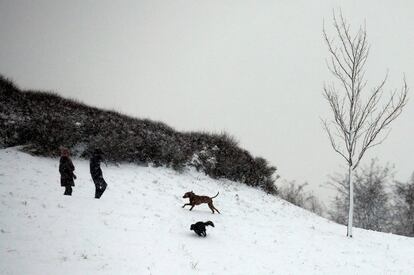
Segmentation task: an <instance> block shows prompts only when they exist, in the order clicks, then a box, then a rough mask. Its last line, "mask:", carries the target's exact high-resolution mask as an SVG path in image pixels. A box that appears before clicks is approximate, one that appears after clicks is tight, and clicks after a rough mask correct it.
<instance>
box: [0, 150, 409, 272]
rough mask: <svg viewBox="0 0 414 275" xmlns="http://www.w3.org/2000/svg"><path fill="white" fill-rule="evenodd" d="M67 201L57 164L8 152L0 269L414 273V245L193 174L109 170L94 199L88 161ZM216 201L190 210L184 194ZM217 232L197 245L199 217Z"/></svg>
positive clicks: (2, 173) (1, 197) (2, 155)
mask: <svg viewBox="0 0 414 275" xmlns="http://www.w3.org/2000/svg"><path fill="white" fill-rule="evenodd" d="M74 164H75V167H76V171H75V172H76V175H77V176H78V179H77V180H76V182H75V184H76V186H75V188H74V191H73V196H72V197H66V196H63V188H62V187H60V182H59V173H58V159H47V158H37V157H33V156H30V155H27V154H24V153H21V152H19V151H17V150H16V149H14V148H11V149H3V150H0V203H1V205H0V259H1V260H0V274H42V275H44V274H97V273H99V274H413V273H414V269H413V267H414V253H413V252H414V239H412V238H406V237H402V236H396V235H391V234H383V233H378V232H372V231H367V230H360V229H356V230H355V231H354V238H353V239H348V238H346V237H345V233H346V228H345V226H342V225H338V224H335V223H333V222H329V221H328V220H326V219H323V218H321V217H318V216H316V215H314V214H312V213H309V212H307V211H305V210H302V209H300V208H298V207H295V206H293V205H291V204H289V203H287V202H285V201H283V200H281V199H279V198H277V197H274V196H270V195H267V194H265V193H264V192H262V191H260V190H257V189H254V188H250V187H247V186H245V185H243V184H239V183H236V182H230V181H226V180H220V181H217V180H212V179H210V178H208V177H207V176H205V175H202V174H199V173H197V172H194V171H186V172H184V173H182V174H179V173H177V172H175V171H173V170H170V169H167V168H152V167H139V166H135V165H131V164H122V165H120V166H119V167H118V166H112V165H109V166H108V167H105V166H103V171H104V176H105V178H106V180H107V182H108V189H107V191H106V192H105V193H104V195H103V197H102V199H101V200H95V199H94V198H93V195H94V186H93V184H92V181H91V179H90V175H89V165H88V162H87V161H85V160H79V159H74ZM190 190H193V191H194V192H195V193H196V194H205V195H210V196H213V195H215V194H216V193H217V191H220V195H219V196H218V197H217V198H215V199H214V204H215V206H216V207H217V208H218V209H219V210H220V211H221V213H222V214H221V215H218V214H214V215H213V214H211V212H210V210H209V209H208V208H207V206H206V205H202V206H198V207H197V206H196V207H195V208H194V210H193V211H191V212H190V211H189V210H188V208H187V209H183V208H181V206H182V205H183V204H184V203H185V202H186V200H184V199H183V198H182V196H183V194H184V193H185V192H186V191H190ZM199 220H202V221H207V220H211V221H213V222H214V223H215V225H216V227H215V228H211V227H208V229H207V234H208V235H207V237H206V238H200V237H198V236H196V235H195V234H194V233H193V232H191V231H190V230H189V228H190V224H191V223H194V222H196V221H199Z"/></svg>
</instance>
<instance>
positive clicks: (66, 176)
mask: <svg viewBox="0 0 414 275" xmlns="http://www.w3.org/2000/svg"><path fill="white" fill-rule="evenodd" d="M73 171H75V166H73V163H72V160H71V159H70V158H69V157H66V156H63V157H61V158H60V162H59V173H60V185H61V186H75V182H74V181H73V179H74V178H75V177H76V176H75V174H74V173H73Z"/></svg>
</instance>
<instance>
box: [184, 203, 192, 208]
mask: <svg viewBox="0 0 414 275" xmlns="http://www.w3.org/2000/svg"><path fill="white" fill-rule="evenodd" d="M187 205H191V204H189V203H186V204H184V205H183V208H184V207H186V206H187Z"/></svg>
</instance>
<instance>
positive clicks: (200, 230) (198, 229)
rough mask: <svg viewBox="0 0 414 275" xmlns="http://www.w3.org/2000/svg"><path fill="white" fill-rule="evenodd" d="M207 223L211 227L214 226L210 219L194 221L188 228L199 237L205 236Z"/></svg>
mask: <svg viewBox="0 0 414 275" xmlns="http://www.w3.org/2000/svg"><path fill="white" fill-rule="evenodd" d="M207 225H211V226H212V227H214V223H213V222H212V221H208V222H196V223H195V224H192V225H191V227H190V230H194V232H195V233H196V234H197V235H198V236H200V237H205V236H207V234H206V226H207Z"/></svg>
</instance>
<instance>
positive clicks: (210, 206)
mask: <svg viewBox="0 0 414 275" xmlns="http://www.w3.org/2000/svg"><path fill="white" fill-rule="evenodd" d="M208 207H209V208H210V209H211V212H213V214H214V206H213V204H212V203H209V204H208Z"/></svg>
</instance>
